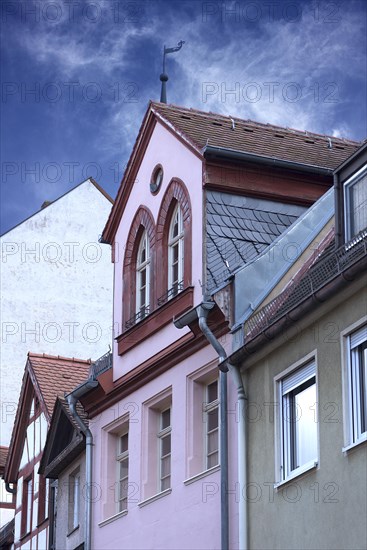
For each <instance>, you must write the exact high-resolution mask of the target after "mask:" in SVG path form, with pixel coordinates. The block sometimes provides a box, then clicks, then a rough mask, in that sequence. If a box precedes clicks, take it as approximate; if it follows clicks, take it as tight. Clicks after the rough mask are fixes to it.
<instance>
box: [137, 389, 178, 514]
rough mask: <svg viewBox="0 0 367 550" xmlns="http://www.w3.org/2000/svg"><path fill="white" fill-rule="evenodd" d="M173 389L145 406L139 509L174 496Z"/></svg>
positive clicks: (153, 398)
mask: <svg viewBox="0 0 367 550" xmlns="http://www.w3.org/2000/svg"><path fill="white" fill-rule="evenodd" d="M172 410H173V409H172V388H171V387H169V388H166V389H164V390H163V391H161V392H160V393H158V394H156V395H154V396H153V397H152V398H150V399H149V400H148V401H145V402H144V403H143V410H142V427H141V436H142V443H141V444H142V449H143V452H142V461H141V467H142V470H141V471H142V483H141V489H142V491H141V499H142V500H141V501H140V503H139V506H145V504H147V503H149V502H151V500H155V499H156V498H161V497H162V496H164V495H166V494H169V493H170V492H171V486H172V469H171V465H172V460H171V459H172Z"/></svg>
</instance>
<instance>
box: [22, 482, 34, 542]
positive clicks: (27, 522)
mask: <svg viewBox="0 0 367 550" xmlns="http://www.w3.org/2000/svg"><path fill="white" fill-rule="evenodd" d="M32 508H33V481H32V478H29V479H25V480H24V482H23V502H22V513H23V515H22V532H23V535H26V534H27V533H30V531H31V526H32Z"/></svg>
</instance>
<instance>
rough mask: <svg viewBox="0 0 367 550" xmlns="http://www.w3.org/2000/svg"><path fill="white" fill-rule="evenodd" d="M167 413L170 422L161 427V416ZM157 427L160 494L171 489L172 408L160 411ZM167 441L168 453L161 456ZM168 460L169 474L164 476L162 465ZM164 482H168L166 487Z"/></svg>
mask: <svg viewBox="0 0 367 550" xmlns="http://www.w3.org/2000/svg"><path fill="white" fill-rule="evenodd" d="M167 411H169V416H170V422H169V425H168V426H163V415H164V413H166V412H167ZM158 418H159V426H158V433H157V438H158V464H159V477H158V480H159V481H158V484H159V486H158V491H159V492H162V491H165V490H167V489H170V488H171V466H172V462H171V457H172V436H171V434H172V421H171V419H172V407H167V408H166V409H164V410H162V411H161V412H160V414H159V417H158ZM167 439H169V452H168V453H166V454H163V445H164V442H165V441H166V440H167ZM167 459H169V460H168V464H169V473H166V474H164V472H163V463H164V461H165V460H167ZM166 480H168V486H167V487H166V486H165V485H166Z"/></svg>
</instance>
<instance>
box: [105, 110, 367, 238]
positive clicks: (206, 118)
mask: <svg viewBox="0 0 367 550" xmlns="http://www.w3.org/2000/svg"><path fill="white" fill-rule="evenodd" d="M157 121H159V122H160V123H161V124H162V125H163V126H165V127H166V128H167V129H168V130H169V131H170V132H171V133H172V134H173V135H174V136H175V137H176V138H177V139H179V140H180V141H181V142H182V143H184V144H185V145H186V146H187V147H188V148H189V149H190V150H191V151H192V152H193V153H194V154H196V155H197V156H199V158H202V159H203V160H204V155H205V151H206V150H207V149H208V147H211V148H218V150H219V149H220V153H221V155H223V153H224V154H225V151H227V150H228V151H231V152H233V151H235V152H239V153H246V154H248V155H252V156H253V157H254V158H255V157H257V158H259V159H269V158H270V159H273V160H278V161H283V162H288V163H292V162H293V163H294V164H295V165H297V166H298V168H299V169H300V170H302V166H304V167H306V166H308V167H310V166H312V167H319V168H321V169H323V170H330V174H331V171H332V170H333V169H335V168H336V167H337V166H338V165H340V163H342V162H343V161H344V160H345V159H346V158H347V157H349V156H350V155H352V154H353V153H354V152H355V150H356V149H357V148H358V146H359V145H360V144H359V143H358V142H355V141H351V140H347V139H344V138H336V137H332V136H326V135H321V134H316V133H312V132H306V131H301V130H296V129H293V128H283V127H281V126H275V125H273V124H262V123H258V122H254V121H252V120H244V119H240V118H237V117H231V116H225V115H221V114H215V113H211V112H204V111H199V110H196V109H188V108H185V107H179V106H177V105H167V104H165V103H158V102H150V104H149V106H148V109H147V112H146V114H145V116H144V119H143V122H142V125H141V127H140V130H139V134H138V136H137V139H136V142H135V145H134V147H133V150H132V153H131V156H130V159H129V162H128V164H127V168H126V170H125V173H124V176H123V179H122V182H121V185H120V188H119V191H118V194H117V197H116V201H115V204H114V206H113V208H112V210H111V213H110V216H109V218H108V221H107V224H106V226H105V228H104V231H103V234H102V238H103V241H104V242H107V243H110V244H112V243H113V240H114V236H115V234H116V231H117V227H118V225H119V222H120V220H121V217H122V213H123V211H124V208H125V205H126V202H127V198H128V196H129V193H130V190H131V188H132V186H133V183H134V180H135V176H136V173H137V171H138V169H139V166H140V163H141V160H142V158H143V156H144V153H145V150H146V147H147V145H148V143H149V139H150V136H151V134H152V132H153V130H154V127H155V124H156V123H157Z"/></svg>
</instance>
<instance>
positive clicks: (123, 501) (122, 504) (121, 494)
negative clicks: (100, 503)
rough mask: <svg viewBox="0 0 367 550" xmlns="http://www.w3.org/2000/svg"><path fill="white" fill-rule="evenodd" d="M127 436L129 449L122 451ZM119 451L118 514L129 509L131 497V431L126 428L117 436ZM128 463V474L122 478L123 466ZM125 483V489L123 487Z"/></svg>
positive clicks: (117, 456) (117, 474)
mask: <svg viewBox="0 0 367 550" xmlns="http://www.w3.org/2000/svg"><path fill="white" fill-rule="evenodd" d="M125 436H127V449H125V450H121V438H123V437H125ZM116 439H117V449H116V463H117V473H116V481H117V510H116V513H117V514H118V513H120V512H123V511H125V510H127V508H128V496H129V431H128V429H127V428H125V429H124V430H123V431H122V432H121V433H119V434H118V435H117V436H116ZM123 463H127V474H126V475H125V476H123V477H121V464H123ZM121 483H123V484H124V485H123V488H122V487H121Z"/></svg>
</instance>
